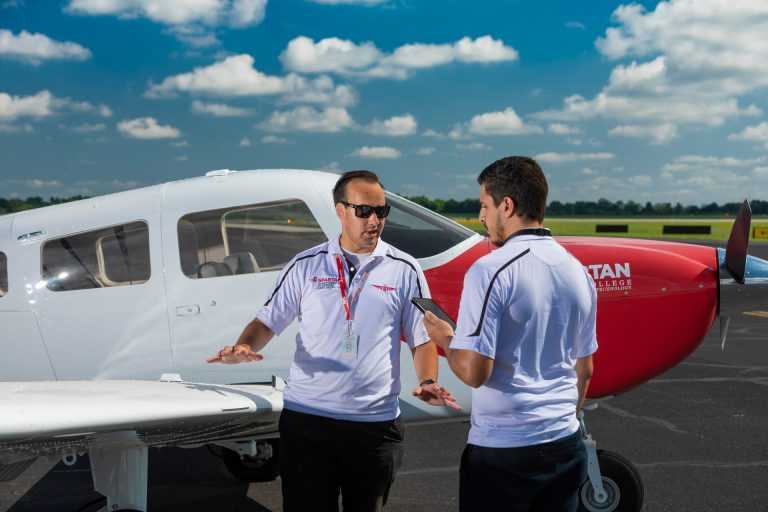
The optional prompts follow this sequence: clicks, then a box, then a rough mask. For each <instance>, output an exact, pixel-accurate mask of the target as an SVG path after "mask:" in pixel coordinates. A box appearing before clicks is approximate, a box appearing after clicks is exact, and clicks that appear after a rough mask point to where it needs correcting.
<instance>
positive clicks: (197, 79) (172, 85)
mask: <svg viewBox="0 0 768 512" xmlns="http://www.w3.org/2000/svg"><path fill="white" fill-rule="evenodd" d="M253 63H254V59H253V57H252V56H250V55H247V54H241V55H232V56H229V57H226V58H224V59H223V60H221V61H219V62H216V63H214V64H211V65H209V66H205V67H199V68H195V69H193V70H192V71H190V72H188V73H181V74H179V75H174V76H170V77H167V78H165V79H164V80H163V81H162V82H160V83H159V84H151V85H150V88H149V90H148V91H147V92H146V93H145V96H146V97H148V98H153V99H159V98H170V97H174V96H176V95H177V94H178V93H180V92H183V93H189V94H197V95H207V96H215V97H230V98H233V97H243V96H265V95H277V94H282V95H283V97H282V99H283V101H284V102H288V103H316V104H322V105H334V106H339V107H347V106H351V105H354V104H355V103H356V101H357V94H356V93H355V91H354V89H352V88H351V87H350V86H347V85H339V86H336V85H335V84H334V83H333V80H332V79H331V78H330V77H327V76H320V77H317V78H315V79H313V80H308V79H306V78H304V77H302V76H300V75H297V74H294V73H291V74H288V75H286V76H284V77H280V76H270V75H267V74H265V73H262V72H261V71H259V70H257V69H255V68H254V67H253Z"/></svg>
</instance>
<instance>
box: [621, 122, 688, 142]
mask: <svg viewBox="0 0 768 512" xmlns="http://www.w3.org/2000/svg"><path fill="white" fill-rule="evenodd" d="M608 134H609V135H613V136H615V137H634V138H639V139H650V140H651V141H652V142H653V143H654V144H666V143H667V142H669V141H671V140H672V139H675V138H677V135H678V133H677V126H675V125H673V124H669V123H667V124H659V125H645V126H641V125H620V126H616V127H614V128H611V130H609V131H608Z"/></svg>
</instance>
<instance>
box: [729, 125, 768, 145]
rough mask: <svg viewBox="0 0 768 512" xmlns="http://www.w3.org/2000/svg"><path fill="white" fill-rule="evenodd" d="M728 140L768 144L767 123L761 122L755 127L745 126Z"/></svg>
mask: <svg viewBox="0 0 768 512" xmlns="http://www.w3.org/2000/svg"><path fill="white" fill-rule="evenodd" d="M728 138H729V139H731V140H753V141H761V142H768V123H766V122H763V123H760V124H758V125H755V126H747V127H746V128H744V129H743V130H742V131H740V132H739V133H732V134H731V135H729V136H728Z"/></svg>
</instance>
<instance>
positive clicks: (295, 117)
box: [260, 107, 354, 133]
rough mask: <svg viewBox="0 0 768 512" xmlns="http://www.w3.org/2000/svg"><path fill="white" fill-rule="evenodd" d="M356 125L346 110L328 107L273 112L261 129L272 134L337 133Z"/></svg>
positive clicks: (297, 108) (298, 108)
mask: <svg viewBox="0 0 768 512" xmlns="http://www.w3.org/2000/svg"><path fill="white" fill-rule="evenodd" d="M353 125H354V122H353V121H352V118H351V117H350V115H349V113H348V112H347V110H346V109H345V108H340V107H328V108H326V109H324V110H316V109H315V108H313V107H296V108H295V109H293V110H289V111H277V112H273V113H272V115H271V116H270V118H269V119H267V120H266V121H264V122H263V123H261V125H260V127H261V128H262V129H264V130H267V131H272V132H294V131H299V132H316V133H335V132H339V131H341V130H343V129H345V128H351V127H352V126H353Z"/></svg>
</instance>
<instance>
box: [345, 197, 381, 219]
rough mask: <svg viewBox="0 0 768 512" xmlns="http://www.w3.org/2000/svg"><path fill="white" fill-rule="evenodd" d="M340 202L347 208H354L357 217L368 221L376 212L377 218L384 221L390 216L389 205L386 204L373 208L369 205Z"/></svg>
mask: <svg viewBox="0 0 768 512" xmlns="http://www.w3.org/2000/svg"><path fill="white" fill-rule="evenodd" d="M339 202H340V203H341V204H343V205H344V206H345V207H350V206H351V207H352V208H354V209H355V217H360V218H361V219H367V218H368V217H370V216H371V214H372V213H374V212H376V216H377V217H378V218H380V219H383V218H385V217H386V216H387V215H389V205H388V204H385V205H384V206H371V205H369V204H352V203H348V202H346V201H339Z"/></svg>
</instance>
